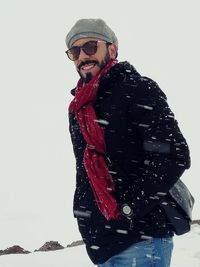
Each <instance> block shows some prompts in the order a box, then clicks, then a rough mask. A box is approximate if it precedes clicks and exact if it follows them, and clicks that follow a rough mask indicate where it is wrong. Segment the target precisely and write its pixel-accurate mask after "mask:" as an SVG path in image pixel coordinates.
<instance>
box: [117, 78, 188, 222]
mask: <svg viewBox="0 0 200 267" xmlns="http://www.w3.org/2000/svg"><path fill="white" fill-rule="evenodd" d="M128 114H129V117H130V119H131V123H132V125H133V127H134V128H135V129H136V131H137V132H138V135H139V137H140V138H141V143H142V147H143V148H142V149H143V152H144V155H145V156H144V162H143V164H142V166H141V168H140V171H139V173H140V175H139V177H137V178H136V179H134V184H132V185H130V186H129V187H128V189H127V191H126V192H125V193H124V195H123V196H122V202H123V203H124V202H126V198H128V199H132V203H131V206H132V208H133V213H134V214H135V216H141V217H143V216H145V215H146V214H147V213H148V212H149V211H150V210H151V209H152V208H153V207H154V206H155V205H157V204H159V201H161V199H162V196H164V195H166V194H167V192H168V191H169V189H170V188H171V187H172V186H173V185H174V184H175V183H176V181H177V180H178V179H179V178H180V177H181V175H182V174H183V172H184V171H185V169H188V168H189V167H190V156H189V149H188V145H187V143H186V140H185V138H184V137H183V135H182V133H181V131H180V129H179V127H178V123H177V121H176V120H175V118H174V114H173V113H172V111H171V110H170V108H169V106H168V104H167V99H166V96H165V94H164V93H163V92H162V90H161V89H160V88H159V87H158V85H157V84H156V83H155V82H154V81H152V80H151V79H149V78H142V79H141V83H140V86H138V89H136V90H135V92H134V94H133V97H132V100H131V102H130V106H129V109H128Z"/></svg>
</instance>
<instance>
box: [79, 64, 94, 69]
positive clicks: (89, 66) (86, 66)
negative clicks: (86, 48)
mask: <svg viewBox="0 0 200 267" xmlns="http://www.w3.org/2000/svg"><path fill="white" fill-rule="evenodd" d="M94 65H95V64H87V65H85V66H83V67H82V69H83V70H89V69H91V68H93V67H94Z"/></svg>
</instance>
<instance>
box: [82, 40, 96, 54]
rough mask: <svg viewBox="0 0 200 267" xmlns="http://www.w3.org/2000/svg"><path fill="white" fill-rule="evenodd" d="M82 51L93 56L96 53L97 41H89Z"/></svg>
mask: <svg viewBox="0 0 200 267" xmlns="http://www.w3.org/2000/svg"><path fill="white" fill-rule="evenodd" d="M82 49H83V51H84V53H86V54H87V55H90V56H91V55H94V54H95V53H96V52H97V41H89V42H87V43H85V44H84V45H83V47H82Z"/></svg>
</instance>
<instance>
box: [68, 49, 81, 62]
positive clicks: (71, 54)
mask: <svg viewBox="0 0 200 267" xmlns="http://www.w3.org/2000/svg"><path fill="white" fill-rule="evenodd" d="M79 54H80V47H78V46H73V47H72V48H70V49H69V50H67V55H68V57H69V59H71V60H77V59H78V57H79Z"/></svg>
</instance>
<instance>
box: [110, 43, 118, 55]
mask: <svg viewBox="0 0 200 267" xmlns="http://www.w3.org/2000/svg"><path fill="white" fill-rule="evenodd" d="M108 52H109V54H110V57H111V59H115V58H116V57H117V46H116V45H115V44H110V45H109V46H108Z"/></svg>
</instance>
